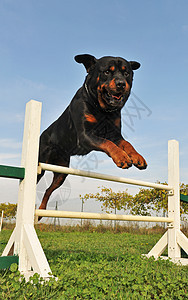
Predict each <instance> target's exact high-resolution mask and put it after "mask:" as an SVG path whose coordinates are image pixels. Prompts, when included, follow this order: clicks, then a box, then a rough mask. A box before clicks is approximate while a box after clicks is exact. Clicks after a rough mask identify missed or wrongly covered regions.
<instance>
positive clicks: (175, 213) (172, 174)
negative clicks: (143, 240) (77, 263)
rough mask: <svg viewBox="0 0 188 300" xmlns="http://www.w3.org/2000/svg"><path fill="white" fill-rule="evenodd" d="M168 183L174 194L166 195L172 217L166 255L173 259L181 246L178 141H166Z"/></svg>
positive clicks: (176, 256) (178, 255)
mask: <svg viewBox="0 0 188 300" xmlns="http://www.w3.org/2000/svg"><path fill="white" fill-rule="evenodd" d="M168 184H169V185H170V186H172V187H173V190H174V194H173V195H169V196H168V217H169V218H173V220H174V222H173V227H170V225H169V227H168V257H169V258H172V259H173V260H175V259H177V258H180V257H181V248H180V246H179V244H178V243H177V234H178V232H179V231H180V188H179V184H180V179H179V143H178V141H176V140H170V141H168Z"/></svg>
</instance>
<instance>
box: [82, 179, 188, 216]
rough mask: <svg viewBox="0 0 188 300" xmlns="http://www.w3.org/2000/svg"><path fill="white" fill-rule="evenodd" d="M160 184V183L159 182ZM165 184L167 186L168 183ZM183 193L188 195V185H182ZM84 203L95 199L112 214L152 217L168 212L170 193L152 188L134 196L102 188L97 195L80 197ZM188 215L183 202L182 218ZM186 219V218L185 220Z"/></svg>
mask: <svg viewBox="0 0 188 300" xmlns="http://www.w3.org/2000/svg"><path fill="white" fill-rule="evenodd" d="M158 183H160V182H158ZM163 184H167V183H166V182H165V183H163ZM180 190H181V193H182V194H184V195H188V185H185V184H181V185H180ZM80 198H81V199H82V200H83V201H87V200H88V199H95V200H96V201H99V202H101V203H102V204H101V206H102V210H103V211H105V212H109V210H110V212H112V210H114V209H117V210H122V209H123V210H124V211H127V210H128V211H129V213H130V214H133V215H142V216H151V215H152V214H154V213H155V214H158V213H159V212H161V210H163V211H164V212H166V213H167V211H168V192H167V191H166V190H158V189H152V188H150V189H149V188H148V189H145V188H141V189H140V190H139V192H138V193H137V194H136V195H135V196H133V195H130V194H129V193H128V192H127V190H126V191H123V192H113V191H112V189H111V188H106V187H102V188H101V191H100V192H98V193H96V194H91V193H90V194H86V195H84V196H83V197H81V196H80ZM187 213H188V203H183V202H181V205H180V214H181V216H182V218H183V217H184V216H185V214H187ZM183 219H184V218H183Z"/></svg>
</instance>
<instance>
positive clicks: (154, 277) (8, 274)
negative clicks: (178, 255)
mask: <svg viewBox="0 0 188 300" xmlns="http://www.w3.org/2000/svg"><path fill="white" fill-rule="evenodd" d="M10 233H11V231H10V230H3V231H2V232H1V233H0V253H2V251H3V248H4V247H5V245H6V242H7V241H8V238H9V236H10ZM38 236H39V239H40V241H41V243H42V246H43V249H44V251H45V254H46V256H47V258H48V261H49V263H50V267H51V269H52V272H53V275H55V276H57V277H58V281H57V282H56V281H55V280H54V279H52V280H50V281H49V282H43V284H41V279H40V278H38V276H37V275H34V277H33V279H32V281H33V283H32V282H28V283H26V282H25V280H24V279H22V280H21V281H20V280H19V278H20V275H19V272H18V271H17V269H16V266H15V265H12V266H11V270H9V271H0V299H23V300H24V299H37V300H40V299H62V300H63V299H95V300H97V299H123V300H124V299H139V300H140V299H165V300H168V299H169V300H174V299H188V267H180V266H176V265H174V264H172V263H171V262H170V261H162V260H158V261H154V259H153V258H150V259H149V260H148V259H146V258H144V257H143V256H141V254H142V253H148V251H149V250H150V249H151V248H152V246H153V245H154V244H155V243H156V242H157V240H158V239H159V238H160V236H161V235H160V234H150V235H148V234H142V235H141V234H131V233H116V234H115V233H113V232H104V233H98V232H95V231H94V230H93V232H91V231H86V232H69V233H66V232H61V231H59V232H41V231H38Z"/></svg>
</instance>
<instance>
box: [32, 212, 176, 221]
mask: <svg viewBox="0 0 188 300" xmlns="http://www.w3.org/2000/svg"><path fill="white" fill-rule="evenodd" d="M35 215H36V216H38V217H39V216H40V217H54V218H70V219H93V220H117V221H142V222H166V223H173V219H171V218H166V217H152V216H134V215H115V214H99V213H87V212H72V211H60V210H45V209H36V210H35Z"/></svg>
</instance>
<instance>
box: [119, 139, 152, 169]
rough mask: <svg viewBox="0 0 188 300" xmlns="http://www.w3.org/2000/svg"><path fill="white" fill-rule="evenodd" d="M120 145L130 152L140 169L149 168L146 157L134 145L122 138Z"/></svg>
mask: <svg viewBox="0 0 188 300" xmlns="http://www.w3.org/2000/svg"><path fill="white" fill-rule="evenodd" d="M118 146H119V148H121V149H122V150H124V151H125V152H126V153H127V154H128V156H129V157H130V159H131V160H132V163H133V165H135V166H136V167H137V168H138V169H140V170H142V169H146V168H147V163H146V161H145V159H144V158H143V157H142V156H141V155H140V154H139V153H138V152H137V151H136V150H135V149H134V147H133V146H132V145H131V144H130V143H129V142H127V141H125V140H124V139H122V140H121V141H120V142H119V143H118Z"/></svg>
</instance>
